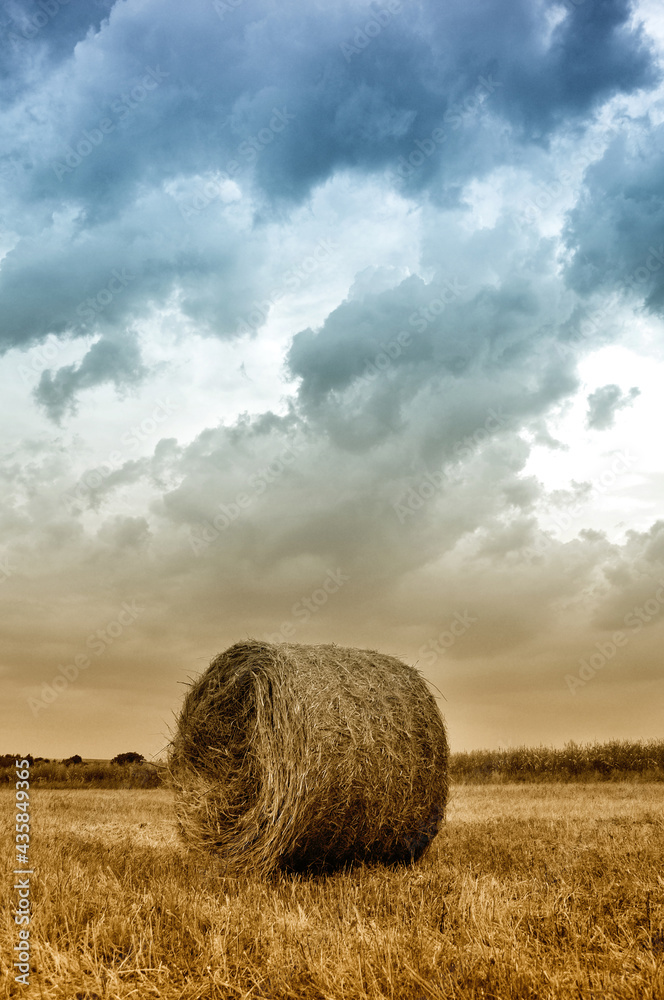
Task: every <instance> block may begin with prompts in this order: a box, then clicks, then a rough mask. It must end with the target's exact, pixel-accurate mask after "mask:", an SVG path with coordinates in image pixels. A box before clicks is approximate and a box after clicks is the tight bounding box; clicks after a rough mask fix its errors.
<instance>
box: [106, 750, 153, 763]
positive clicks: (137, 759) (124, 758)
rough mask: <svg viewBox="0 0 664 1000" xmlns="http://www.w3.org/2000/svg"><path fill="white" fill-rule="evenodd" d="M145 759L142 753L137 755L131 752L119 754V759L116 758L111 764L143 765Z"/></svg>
mask: <svg viewBox="0 0 664 1000" xmlns="http://www.w3.org/2000/svg"><path fill="white" fill-rule="evenodd" d="M144 760H145V757H144V756H143V754H142V753H136V752H135V751H133V750H130V751H129V752H128V753H119V754H118V755H117V757H114V758H113V760H112V761H111V764H142V763H143V761H144Z"/></svg>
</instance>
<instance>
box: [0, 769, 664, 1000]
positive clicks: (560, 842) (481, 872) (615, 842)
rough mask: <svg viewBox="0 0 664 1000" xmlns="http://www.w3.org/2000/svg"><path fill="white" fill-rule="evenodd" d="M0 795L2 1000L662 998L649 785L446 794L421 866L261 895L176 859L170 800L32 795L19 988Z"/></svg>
mask: <svg viewBox="0 0 664 1000" xmlns="http://www.w3.org/2000/svg"><path fill="white" fill-rule="evenodd" d="M2 798H3V799H4V802H5V806H6V808H5V816H6V824H5V827H4V829H5V831H6V835H5V836H4V838H3V846H2V853H3V870H4V871H5V873H6V874H5V877H4V881H3V887H2V913H3V917H2V937H3V941H2V970H1V971H2V982H3V986H2V990H3V996H5V997H14V996H18V997H20V996H22V997H26V998H28V997H29V998H30V1000H32V998H33V997H39V998H44V1000H51V998H56V997H57V998H64V1000H84V998H90V1000H92V998H95V1000H97V998H118V1000H125V998H127V1000H128V998H130V997H131V998H138V1000H143V998H146V1000H147V998H164V1000H176V998H177V1000H194V998H200V1000H203V998H206V1000H207V998H209V1000H212V998H222V997H223V998H226V997H228V998H243V997H246V998H250V997H251V998H264V1000H267V998H271V1000H277V998H278V1000H281V998H284V1000H285V998H298V1000H300V998H302V1000H305V998H306V1000H317V998H326V1000H327V998H329V1000H342V998H343V1000H366V998H371V1000H379V998H381V1000H382V998H389V1000H416V998H417V1000H429V998H441V1000H442V998H445V1000H448V998H452V997H464V998H466V997H468V998H469V997H477V998H480V997H482V998H508V997H510V998H512V997H515V998H516V997H518V998H521V997H533V998H534V997H537V998H554V997H555V998H572V997H574V998H577V1000H578V998H591V997H592V998H598V1000H599V998H610V997H620V998H628V997H630V998H631V997H633V998H635V1000H636V998H638V1000H642V998H648V997H657V998H663V997H664V784H661V783H660V784H646V783H639V782H629V783H628V782H625V783H608V782H606V783H594V784H576V785H575V784H567V785H566V784H525V785H457V786H455V787H453V790H452V800H451V804H450V807H449V811H448V820H447V824H446V827H445V829H444V831H443V832H441V834H440V835H439V836H438V838H437V839H436V841H435V842H434V845H433V847H432V849H431V851H430V852H429V853H428V854H427V855H426V857H425V859H423V861H422V862H420V863H419V864H417V865H415V866H412V867H405V868H400V869H391V870H390V869H385V868H382V867H375V868H372V867H363V868H359V869H356V870H353V871H351V872H347V873H338V874H335V875H332V876H327V877H323V876H319V877H316V878H307V877H303V876H301V875H297V876H295V875H290V876H280V877H278V878H276V879H275V880H274V881H272V882H268V883H264V882H260V881H258V880H251V879H249V880H242V881H236V880H233V879H228V878H224V877H222V876H221V875H220V873H219V872H218V871H217V870H216V867H215V863H214V861H213V860H210V859H201V858H200V857H195V856H189V855H188V854H187V852H186V851H185V850H184V849H183V848H182V846H181V844H180V843H179V842H178V838H177V835H176V831H175V828H174V821H173V806H172V798H171V794H170V793H169V792H168V791H165V790H163V789H154V790H144V791H143V790H141V791H115V790H95V791H92V790H90V791H84V790H72V791H47V790H40V789H37V790H36V791H35V792H34V794H33V795H32V822H33V833H32V840H33V848H32V857H31V860H32V863H33V866H34V868H35V869H36V873H35V875H34V876H33V877H32V895H33V907H34V912H33V919H32V922H31V925H30V930H31V942H32V944H33V949H34V959H33V965H34V969H33V971H32V973H31V983H30V986H29V987H24V986H19V985H18V984H16V983H15V982H14V980H13V971H12V969H11V964H10V963H11V961H12V959H11V958H10V957H9V956H10V955H11V953H12V947H13V945H14V944H15V943H16V927H15V924H14V922H13V916H12V913H11V905H12V901H13V890H12V884H13V876H12V875H11V871H12V870H13V868H14V863H13V862H14V857H13V851H12V849H11V848H12V834H13V819H12V811H11V807H12V805H13V792H12V791H10V790H7V791H6V792H3V793H2ZM10 821H11V825H10Z"/></svg>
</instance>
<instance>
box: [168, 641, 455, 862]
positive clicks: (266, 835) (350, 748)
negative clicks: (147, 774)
mask: <svg viewBox="0 0 664 1000" xmlns="http://www.w3.org/2000/svg"><path fill="white" fill-rule="evenodd" d="M169 764H170V771H171V776H172V780H173V783H174V785H175V788H176V793H177V809H178V819H179V824H180V831H181V833H182V835H183V837H184V839H185V842H186V843H187V844H188V845H189V846H190V847H193V848H198V849H202V850H212V851H214V852H216V853H218V854H219V857H220V860H221V861H222V864H224V865H225V867H226V870H227V871H228V873H230V874H249V873H257V874H259V875H263V876H265V875H268V874H269V873H271V872H273V871H274V870H275V869H279V868H281V869H294V870H305V869H326V868H336V867H340V866H342V865H345V864H347V863H349V862H353V861H380V862H384V863H388V864H389V863H394V862H397V861H412V860H416V859H417V858H419V857H420V855H421V854H422V853H423V851H424V850H425V848H426V847H427V845H428V844H429V842H430V841H431V840H432V839H433V837H434V836H435V835H436V833H437V831H438V827H439V824H440V822H441V820H442V819H443V817H444V813H445V805H446V802H447V791H448V776H447V771H448V746H447V738H446V734H445V727H444V724H443V720H442V718H441V716H440V713H439V711H438V707H437V705H436V702H435V699H434V697H433V695H432V694H431V693H430V692H429V690H428V688H427V687H426V685H425V683H424V680H423V679H422V677H421V675H420V674H419V672H418V671H417V670H416V669H415V668H414V667H410V666H407V665H406V664H405V663H402V662H401V661H400V660H397V659H395V658H394V657H392V656H384V655H383V654H381V653H377V652H373V651H370V650H364V649H345V648H342V647H339V646H334V645H326V646H304V645H299V644H295V643H280V644H278V645H274V644H271V643H267V642H258V641H254V640H248V641H246V642H239V643H237V644H236V645H235V646H232V647H231V648H230V649H227V650H226V652H224V653H220V654H219V656H217V657H216V658H215V659H214V660H213V661H212V663H211V664H210V666H209V668H208V670H207V671H206V672H205V673H204V674H203V675H202V676H201V677H200V678H199V679H198V680H197V681H195V682H194V683H193V685H192V686H191V688H190V689H189V691H188V693H187V696H186V698H185V701H184V705H183V707H182V712H181V714H180V717H179V720H178V725H177V730H176V732H175V735H174V738H173V741H172V743H171V746H170V753H169Z"/></svg>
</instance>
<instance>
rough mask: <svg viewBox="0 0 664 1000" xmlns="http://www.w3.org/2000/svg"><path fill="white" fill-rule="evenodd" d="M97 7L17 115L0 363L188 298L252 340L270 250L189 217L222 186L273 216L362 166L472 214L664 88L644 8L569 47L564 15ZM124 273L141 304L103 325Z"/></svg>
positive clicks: (218, 219) (543, 10) (30, 60)
mask: <svg viewBox="0 0 664 1000" xmlns="http://www.w3.org/2000/svg"><path fill="white" fill-rule="evenodd" d="M45 2H46V0H45ZM51 2H52V3H56V0H48V3H51ZM48 3H47V6H48ZM12 9H14V8H12ZM30 9H32V8H30ZM75 9H78V8H76V6H75V5H74V4H71V5H70V6H67V5H64V6H63V5H62V4H60V7H58V11H57V12H56V13H55V14H54V15H53V16H52V17H51V18H50V20H49V21H48V23H47V24H45V25H44V26H43V28H42V29H40V31H39V32H38V37H36V38H35V40H34V44H33V46H32V47H28V48H27V49H25V51H24V49H23V47H22V46H19V47H18V48H15V51H14V50H13V56H12V58H13V59H14V60H18V62H19V64H20V65H21V66H22V69H23V71H24V72H23V73H22V74H21V73H19V74H18V78H19V79H20V80H21V81H22V82H21V84H20V88H19V89H18V90H15V91H14V93H13V97H14V98H15V100H14V103H13V104H11V102H10V105H9V106H8V108H7V109H6V112H5V114H4V115H3V116H0V140H1V141H2V143H3V148H2V150H1V157H2V159H1V160H0V163H1V164H2V169H1V170H0V184H2V186H3V187H4V196H3V197H4V200H3V216H4V218H3V221H4V223H5V226H6V228H7V230H9V231H10V232H12V233H15V234H17V239H18V242H16V244H15V246H14V248H13V249H10V250H9V252H8V254H7V256H6V257H5V259H4V261H3V264H2V270H1V272H0V307H1V309H2V316H3V320H2V326H1V327H0V349H2V348H3V347H4V348H6V347H10V346H20V345H26V344H29V343H31V342H34V341H37V340H39V339H43V338H44V337H45V336H47V335H48V334H50V333H57V334H62V335H73V336H76V335H79V334H80V333H82V332H85V333H90V332H103V331H104V329H105V328H107V327H109V326H115V325H118V326H120V327H122V326H124V327H127V326H129V325H132V324H134V323H136V322H137V321H138V320H139V319H140V317H141V316H142V315H145V314H146V312H149V310H150V309H152V308H154V307H158V306H160V305H163V303H164V302H165V301H166V300H167V299H168V298H169V296H171V295H173V294H178V295H179V296H181V297H182V303H183V304H182V309H183V312H184V313H185V314H186V315H187V316H188V317H190V318H191V319H193V320H194V321H195V322H196V323H197V324H199V325H200V328H201V330H202V331H204V332H207V333H213V334H216V335H218V336H224V337H226V336H233V335H234V333H235V332H236V329H237V326H238V321H239V320H241V318H242V315H243V312H245V311H246V310H247V309H248V308H250V305H251V302H252V299H253V297H254V296H256V297H258V296H259V295H260V280H261V279H260V274H259V267H258V266H257V260H256V256H257V255H258V256H260V252H259V250H256V253H255V254H254V253H253V252H252V251H251V241H250V239H248V237H247V233H246V231H245V232H241V231H240V229H239V228H238V227H237V226H236V225H235V226H234V223H233V222H232V220H231V218H230V217H229V213H228V212H226V211H225V210H224V208H223V206H222V205H221V202H220V201H219V199H217V200H216V201H215V203H214V204H213V206H212V208H211V209H210V210H209V212H207V213H206V214H205V215H204V216H203V217H200V216H198V215H196V212H197V211H198V210H197V209H196V210H195V211H194V213H193V215H194V217H193V220H192V218H191V214H192V213H191V212H190V213H189V215H190V217H187V211H188V210H189V208H190V205H191V204H192V203H193V202H194V199H195V197H196V195H195V193H192V192H191V191H189V193H187V185H188V184H189V185H190V187H191V186H193V187H194V188H195V187H196V185H199V186H200V185H201V184H202V183H203V181H202V180H201V178H209V177H213V178H214V179H213V180H212V181H211V180H209V179H207V180H206V183H207V185H208V186H209V185H210V184H212V186H213V187H214V185H215V184H216V185H217V186H219V185H220V184H223V183H230V180H231V179H232V181H233V182H236V183H237V184H238V185H239V189H240V190H242V191H244V192H248V191H251V192H252V194H253V197H254V199H257V200H258V203H259V207H260V206H261V203H262V208H263V213H264V214H263V216H262V217H263V218H269V206H270V205H272V206H278V205H279V204H281V209H280V210H282V211H283V210H284V206H286V207H287V204H288V203H297V202H300V201H302V200H303V199H306V197H307V196H308V194H309V193H310V192H311V190H312V188H313V187H314V186H315V185H317V184H320V183H322V182H323V181H325V180H326V179H328V178H329V177H331V176H332V175H333V174H334V173H335V172H336V171H339V170H342V169H352V170H357V171H362V172H364V173H367V172H379V173H381V174H385V173H387V174H388V175H389V177H390V178H391V180H392V182H394V183H396V184H397V185H398V186H400V187H402V188H403V189H405V190H406V191H409V192H411V193H413V194H415V193H417V192H418V191H421V189H423V188H429V189H430V193H431V196H432V197H433V198H434V199H435V200H436V201H438V202H439V203H443V204H446V203H454V202H455V201H456V200H457V199H458V194H459V191H460V189H461V186H462V185H463V184H466V183H467V182H468V181H469V180H470V179H471V178H472V177H474V176H482V175H483V174H484V173H486V172H487V171H489V170H490V169H492V168H494V167H495V166H497V165H498V164H500V163H503V162H513V161H515V159H516V160H518V158H519V155H520V154H519V148H520V147H521V146H522V145H523V144H524V143H530V142H537V143H540V142H544V141H546V139H547V137H548V136H550V135H551V134H552V132H553V131H554V130H556V129H557V128H559V127H563V126H564V127H565V128H569V127H570V126H579V127H580V126H581V125H582V124H583V122H584V121H585V120H586V119H588V118H589V116H592V114H593V113H594V111H595V109H596V107H597V106H598V104H599V103H600V102H602V101H604V100H606V99H608V98H609V97H611V96H612V95H614V94H617V93H629V92H631V91H633V90H634V89H635V88H638V87H641V86H644V85H646V84H648V83H650V82H652V81H653V80H654V79H655V76H656V71H655V69H654V63H653V60H652V58H651V54H650V51H649V49H648V46H647V44H646V42H645V41H644V39H643V37H642V35H641V33H640V32H639V31H638V30H636V29H634V28H632V27H630V26H628V21H629V18H630V14H631V7H630V4H629V3H628V2H627V0H593V2H590V0H586V2H583V3H579V4H578V5H574V4H571V5H570V7H569V9H568V10H566V12H565V16H564V18H563V20H562V21H561V22H560V23H559V24H558V25H557V26H556V27H555V28H554V30H553V32H552V33H551V32H549V31H548V28H547V23H548V22H547V15H548V14H550V13H551V12H552V11H555V10H558V8H557V7H556V6H555V5H551V6H549V7H548V8H547V7H546V6H544V5H533V4H532V3H530V2H528V0H492V2H488V0H475V2H473V3H470V4H463V5H461V4H454V5H442V4H439V3H438V2H434V0H424V2H422V3H411V2H405V0H403V2H400V0H385V2H381V3H374V4H371V5H368V6H358V5H357V4H356V3H354V2H351V0H343V2H338V3H334V4H331V5H329V6H327V5H322V4H321V5H316V6H312V5H310V4H308V3H304V0H301V2H298V3H292V4H290V3H289V4H280V3H277V2H276V0H252V3H248V2H247V3H242V4H239V5H236V6H231V5H230V4H224V0H217V2H216V3H211V2H209V0H192V2H191V3H189V4H187V5H186V6H185V5H182V4H179V3H176V2H175V0H159V2H157V0H147V2H141V3H136V2H133V0H127V2H123V3H117V4H115V5H114V6H113V7H112V9H110V10H107V9H105V8H98V7H95V6H94V5H92V6H91V7H90V9H89V11H88V13H87V14H85V13H78V14H74V13H73V12H74V10H75ZM102 15H107V17H106V19H104V20H102ZM44 16H46V15H44ZM5 42H6V39H5ZM7 44H8V43H7ZM12 44H14V43H12ZM27 44H28V43H27V42H26V45H27ZM36 46H39V47H40V48H39V50H38V49H37V48H36ZM38 51H39V53H40V56H39V58H41V53H42V51H43V53H44V57H43V61H42V62H40V63H39V65H40V72H39V73H38V74H37V73H35V72H34V66H35V65H36V60H37V52H38ZM23 52H24V54H21V53H23ZM17 86H18V85H17ZM21 88H22V89H21ZM224 178H226V180H224ZM178 191H180V192H181V193H180V194H178ZM182 191H184V193H182ZM203 200H204V201H205V196H203ZM213 200H214V198H213ZM266 211H267V213H268V214H267V215H265V212H266ZM213 219H214V228H213V226H212V220H213ZM255 226H256V228H257V230H258V229H259V228H260V223H259V222H256V223H255ZM259 243H260V236H259V237H258V241H257V244H259ZM248 248H249V249H248ZM117 267H126V268H128V269H130V270H131V273H132V274H133V275H134V276H135V277H134V278H133V279H132V283H131V285H129V286H127V288H126V289H125V290H124V291H123V293H122V294H118V295H116V296H115V297H114V298H113V301H112V302H111V303H109V304H108V307H107V308H105V309H104V310H103V311H100V313H99V315H96V316H95V317H94V320H93V319H89V320H88V321H85V320H84V318H83V317H82V316H81V315H80V311H79V310H80V307H81V303H83V302H84V301H85V300H86V299H87V298H89V297H90V296H91V295H92V296H93V297H95V296H98V294H99V292H100V291H103V289H104V287H105V285H106V283H107V281H108V280H109V278H108V276H109V274H111V273H112V270H113V268H117ZM102 313H103V314H102ZM457 353H458V352H457Z"/></svg>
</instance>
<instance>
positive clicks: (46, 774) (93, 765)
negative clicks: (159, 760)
mask: <svg viewBox="0 0 664 1000" xmlns="http://www.w3.org/2000/svg"><path fill="white" fill-rule="evenodd" d="M17 760H27V761H28V762H29V763H30V783H31V785H33V786H35V785H37V786H41V787H42V788H158V787H159V786H160V785H161V784H163V780H162V772H163V770H164V768H163V765H161V764H153V763H151V762H149V761H146V759H145V757H144V756H143V754H140V753H136V752H135V751H129V752H126V753H119V754H117V755H116V756H115V757H114V758H113V759H112V760H110V761H98V760H96V761H89V760H88V761H86V760H84V759H83V758H82V757H81V755H80V754H74V755H73V756H72V757H67V758H65V759H64V760H50V759H48V758H46V757H33V756H32V754H25V753H24V754H2V755H0V785H1V784H3V783H7V784H10V783H13V782H14V781H15V771H14V764H15V761H17Z"/></svg>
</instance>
